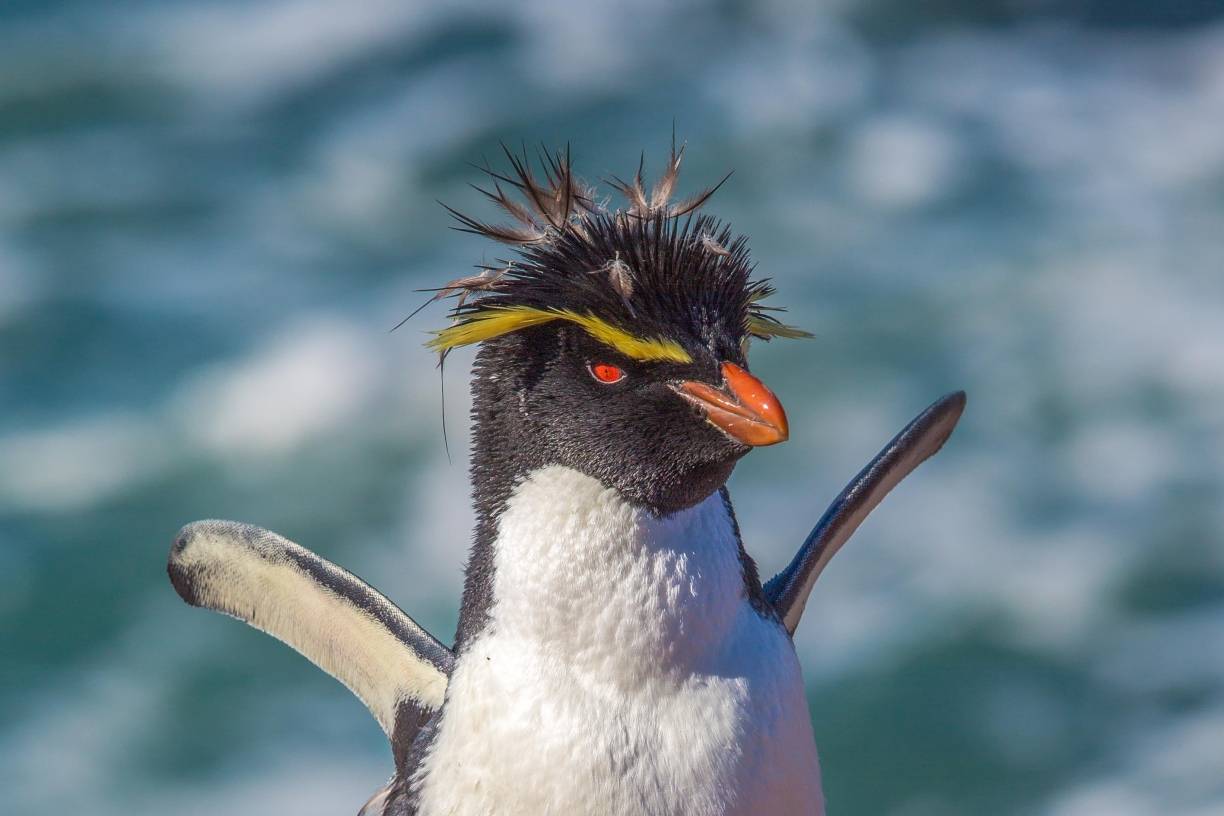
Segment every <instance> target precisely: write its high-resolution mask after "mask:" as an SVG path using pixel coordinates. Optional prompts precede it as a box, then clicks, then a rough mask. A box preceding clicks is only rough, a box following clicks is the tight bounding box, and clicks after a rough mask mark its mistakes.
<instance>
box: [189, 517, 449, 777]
mask: <svg viewBox="0 0 1224 816" xmlns="http://www.w3.org/2000/svg"><path fill="white" fill-rule="evenodd" d="M167 569H168V571H169V573H170V581H171V582H172V583H173V584H174V588H175V589H176V590H177V591H178V594H179V595H181V596H182V598H183V600H185V601H186V602H187V603H189V604H191V605H192V606H200V607H205V608H207V609H213V610H216V611H218V612H223V613H225V614H227V615H231V616H233V617H235V618H238V619H239V620H241V621H245V622H246V623H248V624H250V625H251V626H253V627H255V628H256V629H259V630H260V631H263V632H266V633H268V634H270V635H272V636H273V637H275V638H277V639H279V640H281V641H284V642H285V643H287V644H289V645H290V646H292V647H293V648H294V649H296V650H297V651H298V652H300V653H301V654H302V655H303V656H305V657H306V658H307V659H308V660H310V661H311V662H312V663H314V664H315V665H316V666H318V667H319V668H320V669H322V670H323V671H325V672H327V673H328V674H330V675H331V676H332V677H335V678H336V679H337V680H339V681H340V682H341V683H343V684H344V685H345V686H347V687H348V689H349V690H350V691H352V692H353V693H354V694H355V695H357V697H358V698H359V699H360V700H361V701H362V702H363V703H365V705H366V708H368V709H369V710H370V713H371V714H373V715H374V719H376V720H377V721H378V724H379V725H380V726H382V729H383V732H384V733H385V734H386V735H387V739H388V740H390V742H391V750H392V752H393V753H394V755H395V765H396V768H397V769H402V767H403V764H404V760H405V757H406V756H407V752H408V750H409V748H410V747H411V745H412V741H413V739H414V738H415V737H416V732H417V731H418V730H419V728H420V726H421V725H422V723H424V722H425V721H426V720H427V719H428V718H429V717H430V716H431V715H432V714H433V713H434V712H436V711H437V710H438V709H439V708H440V707H441V706H442V701H443V697H444V695H445V693H446V685H447V681H448V679H449V676H450V672H451V668H452V667H453V666H454V662H455V658H454V655H453V654H452V653H451V651H450V649H448V648H446V647H445V646H443V645H442V644H441V643H439V642H438V640H437V639H436V638H434V637H433V636H432V635H430V634H429V633H428V632H426V631H425V630H424V629H422V628H421V627H420V626H418V625H417V624H416V622H415V621H413V620H412V618H410V617H408V616H407V615H405V614H404V613H403V612H402V611H401V610H400V608H399V607H397V606H396V605H395V604H393V603H391V601H389V600H387V598H386V597H384V596H383V595H382V594H380V593H379V592H378V591H377V590H375V589H374V588H373V587H371V586H370V585H369V584H366V583H365V582H364V581H362V580H361V579H360V578H358V577H357V576H355V575H353V574H351V573H349V572H346V571H345V570H343V569H341V568H340V567H337V566H336V565H335V564H332V563H331V562H329V561H325V560H324V559H322V558H319V557H318V556H317V555H315V554H314V553H312V552H310V551H309V550H307V549H304V548H302V547H299V546H298V545H297V544H294V543H293V542H292V541H288V540H286V539H284V538H281V537H280V536H278V535H276V534H275V533H271V532H268V531H267V530H263V529H260V528H258V527H252V526H251V525H249V524H239V523H238V522H233V521H197V522H195V523H194V524H188V525H187V526H186V527H184V528H183V529H182V530H181V531H180V532H179V535H178V538H176V539H175V541H174V545H173V546H172V547H171V548H170V560H169V564H168V566H167Z"/></svg>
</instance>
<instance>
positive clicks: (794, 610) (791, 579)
mask: <svg viewBox="0 0 1224 816" xmlns="http://www.w3.org/2000/svg"><path fill="white" fill-rule="evenodd" d="M964 410H965V392H964V391H957V392H955V393H952V394H948V395H946V396H944V397H941V398H940V399H938V400H936V401H935V402H934V403H933V404H932V405H931V406H930V407H928V408H927V409H926V410H925V411H923V412H922V413H921V414H919V415H918V416H916V417H915V418H914V419H913V420H912V421H911V422H910V423H909V424H908V425H906V426H905V428H903V429H902V431H901V433H899V434H897V435H896V436H895V437H893V439H892V441H891V442H889V443H888V444H887V445H885V446H884V449H883V450H881V451H880V452H879V453H878V454H876V457H875V458H874V459H872V460H871V462H869V463H868V464H867V467H865V468H863V469H862V470H861V471H859V474H858V475H857V476H855V477H854V479H853V480H851V482H850V484H848V485H846V487H845V489H844V490H842V492H841V493H840V494H838V496H837V498H836V499H834V500H833V503H832V504H831V505H829V509H828V510H825V513H824V515H823V516H821V518H820V521H819V522H817V524H816V526H815V528H813V529H812V532H811V533H809V534H808V537H807V540H806V541H804V542H803V546H802V547H800V548H799V552H798V553H797V554H796V555H795V557H794V559H793V560H792V561H791V562H790V564H789V565H788V566H787V567H786V569H784V570H782V571H781V572H780V573H778V574H777V575H775V576H774V577H773V578H772V579H770V581H769V583H767V584H766V585H765V597H766V598H767V599H768V600H769V602H770V603H772V604H773V606H774V609H776V610H777V612H778V617H780V618H781V619H782V623H783V624H785V626H786V631H788V632H790V633H791V634H792V635H793V634H794V633H795V629H796V628H798V626H799V619H800V618H801V617H802V616H803V608H804V607H805V606H806V605H807V599H808V594H809V593H810V592H811V591H812V585H813V584H815V583H816V579H817V578H819V577H820V573H821V571H822V570H823V569H824V568H825V565H826V564H828V563H829V560H830V559H831V558H832V557H833V556H834V555H836V554H837V551H838V550H839V549H841V546H842V545H843V544H845V543H846V541H847V540H848V539H849V538H850V536H851V535H853V534H854V531H855V530H857V529H858V526H859V525H860V524H862V522H863V519H865V518H867V515H868V514H869V513H870V512H871V511H872V510H874V509H875V507H876V505H878V504H879V503H880V502H881V501H882V500H883V499H884V497H885V496H887V495H888V492H889V491H890V490H892V489H893V488H894V487H896V486H897V484H898V483H899V482H900V481H901V480H902V479H904V478H905V477H906V476H908V475H909V474H910V473H911V472H912V471H913V470H914V468H916V467H918V466H919V465H920V464H922V463H923V462H924V461H926V460H927V459H928V458H929V457H931V456H932V455H933V454H935V452H936V451H938V450H939V449H940V448H941V447H943V444H944V442H946V441H947V439H948V437H949V436H950V435H951V434H952V429H953V428H955V427H956V423H957V420H959V419H960V415H961V412H962V411H964Z"/></svg>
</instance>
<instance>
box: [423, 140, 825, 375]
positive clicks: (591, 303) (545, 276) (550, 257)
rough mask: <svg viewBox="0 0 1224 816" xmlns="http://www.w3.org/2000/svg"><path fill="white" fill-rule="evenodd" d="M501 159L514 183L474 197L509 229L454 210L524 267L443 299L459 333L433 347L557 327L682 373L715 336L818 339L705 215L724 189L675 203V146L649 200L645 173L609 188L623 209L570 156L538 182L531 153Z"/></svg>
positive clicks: (503, 180)
mask: <svg viewBox="0 0 1224 816" xmlns="http://www.w3.org/2000/svg"><path fill="white" fill-rule="evenodd" d="M503 150H504V151H505V154H506V158H507V160H508V161H509V164H510V171H509V173H506V174H503V173H499V172H497V171H495V170H493V169H491V168H489V167H485V168H482V169H483V171H484V172H485V173H486V174H487V175H488V176H489V177H490V179H491V180H492V188H491V189H488V188H481V187H476V189H477V190H478V191H479V192H480V193H481V194H483V195H484V196H485V197H487V198H488V199H489V200H491V201H493V202H494V203H495V204H497V205H498V206H499V207H500V208H501V209H502V210H503V211H505V212H506V213H507V214H508V215H509V216H510V217H511V219H512V223H509V224H490V223H486V222H483V221H478V220H476V219H475V218H472V217H469V216H467V215H464V214H463V213H460V212H458V211H456V210H453V209H451V208H450V207H447V210H448V211H449V212H450V213H451V214H452V215H453V216H454V217H455V219H456V220H457V221H458V222H459V224H460V226H459V227H458V229H461V230H464V231H467V232H473V233H476V234H478V235H484V236H485V237H488V238H491V239H493V240H495V241H498V242H501V243H505V244H510V245H513V246H514V247H515V248H516V256H517V257H515V258H512V259H507V260H503V261H500V262H499V264H497V265H495V266H482V267H479V269H480V272H478V273H477V274H475V275H471V276H468V277H465V278H460V279H457V280H454V281H451V282H450V283H447V284H446V285H445V286H443V287H441V288H440V289H439V290H438V293H437V295H435V296H434V298H433V299H434V300H436V299H439V298H442V297H447V296H455V297H457V298H458V302H457V304H456V306H455V307H454V309H452V311H451V314H450V316H451V318H452V320H453V323H452V325H451V326H449V327H447V328H445V329H441V330H439V331H436V332H435V333H434V337H433V339H432V340H430V342H429V345H430V347H431V348H433V349H435V350H437V351H439V352H441V353H442V354H445V353H446V352H447V351H449V350H450V349H452V348H455V347H457V346H464V345H469V344H472V343H479V342H482V341H485V340H490V339H492V338H494V337H499V336H501V335H504V334H507V333H509V332H513V331H517V330H519V329H523V328H527V327H529V326H537V325H541V324H544V323H549V322H552V321H557V320H562V321H568V322H570V323H574V324H577V325H579V326H581V327H582V328H583V329H585V330H586V331H587V332H588V333H589V334H591V335H592V336H594V337H595V338H596V339H598V340H600V341H602V342H604V343H607V344H608V345H610V346H612V347H613V348H615V349H617V350H618V351H620V352H621V353H623V354H625V355H626V356H629V357H632V358H634V359H639V360H660V361H671V362H681V363H682V362H688V361H689V360H690V359H691V358H690V354H689V351H688V350H686V346H687V347H691V346H692V345H693V344H695V343H696V344H700V345H702V346H710V345H711V344H712V343H713V342H714V337H715V336H720V337H722V338H724V339H725V340H727V341H730V342H734V343H735V344H737V345H740V344H743V343H744V342H745V341H746V340H747V338H748V337H758V338H761V339H765V340H768V339H770V338H773V337H808V336H810V335H809V334H808V333H807V332H804V331H801V330H799V329H796V328H793V327H791V326H787V325H785V324H783V323H781V322H780V321H778V320H777V319H775V318H774V317H772V316H770V315H769V314H768V312H769V311H777V310H776V309H773V308H770V307H766V306H764V305H763V304H762V301H763V300H764V299H765V298H766V297H767V296H769V295H770V294H771V293H772V292H773V288H772V287H771V286H770V285H769V282H768V281H767V280H753V279H752V277H751V273H752V271H753V264H752V262H751V261H750V259H749V257H748V249H747V241H746V239H745V238H744V237H743V236H734V235H733V234H732V232H731V228H730V227H728V226H726V225H725V224H723V223H721V222H720V221H718V220H717V219H715V218H713V217H712V216H708V215H704V214H699V213H698V212H697V210H698V209H699V208H700V207H701V206H702V205H703V204H704V203H705V202H706V201H707V200H708V199H709V198H710V196H711V195H713V193H714V192H715V191H716V190H717V189H718V187H719V186H721V184H722V182H719V184H718V185H715V186H714V187H711V188H708V189H706V190H703V191H701V192H700V193H698V194H696V195H694V196H692V197H690V198H687V199H684V200H682V201H680V202H678V203H672V201H671V198H672V194H673V193H674V191H675V185H676V179H677V176H678V174H679V169H680V162H681V160H682V159H683V157H684V149H683V148H681V149H680V150H679V151H677V150H676V148H675V144H674V142H673V145H672V150H671V154H670V156H669V157H668V163H667V168H666V169H665V171H664V173H663V175H662V176H661V177H660V178H659V180H658V181H657V182H656V183H655V184H654V185H653V187H652V188H651V189H650V190H649V191H647V190H646V187H645V185H644V182H643V178H642V175H643V167H642V165H641V164H639V166H638V171H637V173H636V175H635V176H634V178H633V180H632V181H629V182H626V181H622V180H621V179H615V178H614V179H612V180H611V181H609V182H608V183H609V184H610V186H612V187H613V189H615V190H616V191H618V192H619V193H620V194H621V195H623V196H624V198H625V201H626V205H627V206H626V207H625V208H623V209H620V208H618V209H612V208H610V207H609V206H608V203H607V201H606V200H600V199H598V198H597V197H596V196H597V193H596V191H595V190H594V188H592V187H589V186H588V185H586V184H585V183H583V182H582V181H581V180H579V179H578V178H577V177H575V176H574V174H573V172H572V169H571V164H570V157H569V151H568V149H567V150H566V151H565V152H563V153H555V154H549V153H545V152H541V153H540V154H539V157H538V163H539V168H540V170H539V175H537V174H536V172H534V171H533V169H532V167H531V163H530V161H529V159H528V157H527V155H526V154H525V153H524V154H523V155H515V154H514V153H513V152H511V151H510V150H509V149H506V148H505V147H504V146H503ZM728 176H729V174H728ZM723 181H726V177H724V179H723ZM503 185H505V186H503ZM507 188H512V191H511V190H509V189H507ZM515 194H517V195H515ZM443 206H445V205H443ZM431 302H432V301H431ZM414 314H415V313H414Z"/></svg>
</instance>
